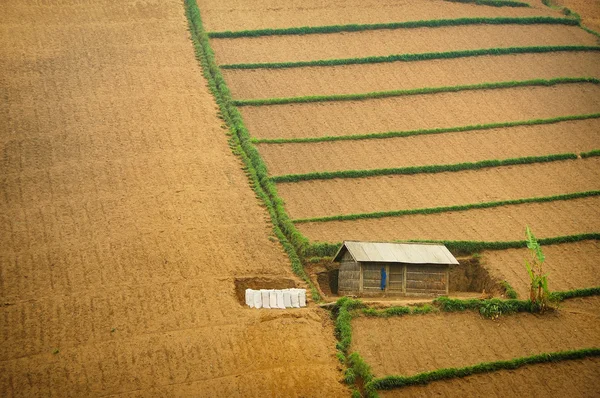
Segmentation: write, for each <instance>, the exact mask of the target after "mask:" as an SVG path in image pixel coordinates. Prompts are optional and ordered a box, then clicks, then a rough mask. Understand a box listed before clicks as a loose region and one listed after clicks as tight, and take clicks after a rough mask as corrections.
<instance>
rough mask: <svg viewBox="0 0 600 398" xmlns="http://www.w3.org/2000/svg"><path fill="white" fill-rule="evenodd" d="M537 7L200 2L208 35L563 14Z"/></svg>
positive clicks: (306, 0)
mask: <svg viewBox="0 0 600 398" xmlns="http://www.w3.org/2000/svg"><path fill="white" fill-rule="evenodd" d="M530 3H532V6H533V7H532V8H521V7H519V8H515V7H482V6H477V5H473V4H461V3H451V2H446V1H444V0H418V1H415V0H345V1H327V2H325V1H323V0H293V1H285V2H280V1H274V0H253V1H247V0H226V1H224V0H199V1H198V6H199V7H200V9H201V10H202V15H203V19H204V25H205V27H206V29H207V30H208V31H223V30H233V31H238V30H246V29H263V28H289V27H297V26H323V25H338V24H368V23H382V22H403V21H419V20H432V19H454V18H465V17H467V18H469V17H470V18H473V17H526V16H537V15H547V16H560V15H561V14H560V13H559V12H558V11H555V10H552V9H550V8H548V7H546V6H543V5H542V4H536V3H534V2H530Z"/></svg>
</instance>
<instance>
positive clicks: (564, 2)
mask: <svg viewBox="0 0 600 398" xmlns="http://www.w3.org/2000/svg"><path fill="white" fill-rule="evenodd" d="M555 4H558V5H560V6H564V7H568V8H569V9H570V10H571V11H573V12H576V13H578V14H579V15H580V16H581V17H582V21H581V22H582V23H583V25H585V26H587V27H589V28H592V29H594V30H595V31H596V32H598V31H600V1H599V0H556V2H555Z"/></svg>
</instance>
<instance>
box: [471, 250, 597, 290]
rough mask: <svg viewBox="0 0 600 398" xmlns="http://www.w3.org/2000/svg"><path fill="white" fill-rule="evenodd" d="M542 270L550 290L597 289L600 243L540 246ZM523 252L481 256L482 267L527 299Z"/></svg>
mask: <svg viewBox="0 0 600 398" xmlns="http://www.w3.org/2000/svg"><path fill="white" fill-rule="evenodd" d="M543 250H544V255H545V256H546V261H545V262H544V271H545V272H548V273H549V276H548V279H549V284H550V290H572V289H581V288H588V287H595V286H600V265H599V264H598V259H600V243H599V242H598V241H594V240H590V241H583V242H576V243H564V244H559V245H550V246H544V247H543ZM529 256H530V253H529V251H528V250H527V249H508V250H490V251H486V252H484V253H483V258H482V264H483V266H484V267H485V268H487V269H488V270H489V271H490V272H492V274H493V275H494V276H496V277H498V278H500V279H504V280H506V281H508V283H510V285H511V286H512V287H513V288H514V289H515V290H516V291H517V293H518V294H519V297H521V298H527V297H529V283H530V281H529V278H528V276H527V273H526V272H524V271H525V265H524V260H525V259H527V258H529Z"/></svg>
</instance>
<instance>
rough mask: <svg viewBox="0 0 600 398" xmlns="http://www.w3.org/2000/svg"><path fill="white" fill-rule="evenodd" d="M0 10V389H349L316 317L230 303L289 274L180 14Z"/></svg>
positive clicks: (175, 10) (81, 392)
mask: <svg viewBox="0 0 600 398" xmlns="http://www.w3.org/2000/svg"><path fill="white" fill-rule="evenodd" d="M5 3H6V4H4V5H3V9H2V12H1V13H0V26H1V28H0V29H1V31H2V36H1V38H0V59H2V67H3V73H2V77H1V78H0V92H1V93H2V99H3V104H6V106H4V105H3V106H2V108H1V111H0V242H2V244H1V245H0V303H2V304H0V391H1V393H0V395H2V396H9V397H37V396H43V397H52V396H74V397H82V396H106V395H127V396H151V395H161V394H162V395H165V394H166V395H171V396H199V395H201V396H223V395H229V396H264V395H277V394H281V395H284V396H293V395H305V396H316V395H322V394H323V395H326V396H344V395H347V389H346V388H345V387H344V386H343V385H341V384H340V383H339V382H338V379H339V378H340V374H339V372H338V371H337V370H336V367H337V364H338V362H337V359H336V358H335V357H334V355H333V350H332V347H333V346H334V345H335V339H334V337H333V330H332V328H331V327H330V326H329V324H328V322H329V320H328V319H329V318H328V316H327V314H324V313H321V312H320V311H319V310H317V309H315V308H309V309H306V310H302V311H300V310H298V311H290V312H285V313H284V312H281V313H261V312H258V311H251V310H249V309H245V308H243V307H242V306H241V305H240V304H239V303H238V301H237V299H236V298H235V293H234V279H235V278H236V277H240V276H241V277H252V276H269V277H272V278H275V279H280V278H294V277H293V275H292V273H291V267H290V263H289V260H288V258H287V256H286V255H285V254H284V252H283V250H282V249H281V246H280V245H279V244H277V243H273V242H271V241H270V238H271V239H272V236H271V234H272V229H271V225H270V224H269V223H268V221H267V220H268V214H267V213H266V211H265V210H264V209H263V208H262V207H261V206H260V203H259V202H258V201H257V199H256V197H255V194H254V192H252V190H251V189H250V187H249V185H248V179H247V177H246V176H245V174H244V172H243V170H242V165H241V163H240V162H239V160H238V159H237V158H236V157H235V156H234V155H233V154H232V153H231V149H230V147H229V146H228V143H227V136H226V135H225V131H224V129H223V128H222V127H221V125H222V121H221V120H220V119H218V117H217V108H216V104H215V102H214V99H213V98H212V96H211V94H210V93H209V92H208V90H207V88H206V82H205V81H204V79H203V78H202V74H201V70H200V68H199V66H198V62H197V60H196V59H195V57H194V52H193V47H192V43H191V41H190V39H189V35H188V32H187V22H186V19H185V16H184V9H183V5H182V2H180V1H173V2H139V1H128V2H123V1H109V0H105V1H100V2H73V1H58V0H57V1H46V2H43V3H44V4H43V5H38V3H40V2H31V1H30V2H20V1H19V2H17V1H10V2H5ZM149 26H150V28H148V32H149V33H143V32H142V31H143V30H144V29H146V28H147V27H149ZM151 26H160V28H152V27H151ZM163 27H164V28H163ZM225 204H226V205H225ZM275 336H276V338H274V337H275ZM280 339H281V340H280ZM271 340H272V341H271ZM265 341H268V344H265Z"/></svg>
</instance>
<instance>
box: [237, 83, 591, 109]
mask: <svg viewBox="0 0 600 398" xmlns="http://www.w3.org/2000/svg"><path fill="white" fill-rule="evenodd" d="M574 83H593V84H599V83H600V80H599V79H596V78H594V77H559V78H555V79H548V80H546V79H533V80H523V81H509V82H493V83H479V84H468V85H460V86H446V87H426V88H416V89H411V90H391V91H377V92H371V93H361V94H338V95H314V96H306V97H290V98H265V99H250V100H236V101H233V105H236V106H264V105H285V104H306V103H313V102H332V101H357V100H368V99H378V98H389V97H404V96H409V95H424V94H439V93H453V92H458V91H470V90H494V89H504V88H513V87H529V86H546V87H550V86H556V85H558V84H574Z"/></svg>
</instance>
